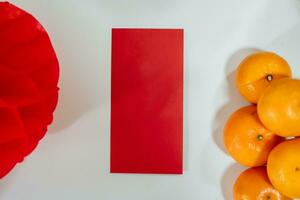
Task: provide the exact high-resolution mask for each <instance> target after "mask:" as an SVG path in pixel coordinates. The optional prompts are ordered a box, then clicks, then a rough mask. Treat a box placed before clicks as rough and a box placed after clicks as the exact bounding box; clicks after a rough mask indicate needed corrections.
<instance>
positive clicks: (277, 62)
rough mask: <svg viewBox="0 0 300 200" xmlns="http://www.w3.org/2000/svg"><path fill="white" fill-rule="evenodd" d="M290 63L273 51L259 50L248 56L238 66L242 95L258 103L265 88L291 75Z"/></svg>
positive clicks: (237, 77)
mask: <svg viewBox="0 0 300 200" xmlns="http://www.w3.org/2000/svg"><path fill="white" fill-rule="evenodd" d="M291 74H292V72H291V69H290V66H289V64H288V63H287V62H286V61H285V60H284V59H283V58H282V57H280V56H278V55H276V54H275V53H271V52H258V53H254V54H252V55H250V56H248V57H246V58H245V59H244V60H243V61H242V62H241V64H240V65H239V66H238V69H237V75H236V86H237V88H238V90H239V92H240V93H241V95H242V96H243V97H244V98H245V99H246V100H248V101H249V102H251V103H257V102H258V100H259V98H260V96H261V95H262V94H263V92H264V90H265V89H266V88H267V87H268V86H269V85H270V84H271V83H272V82H273V81H274V80H277V79H281V78H287V77H291Z"/></svg>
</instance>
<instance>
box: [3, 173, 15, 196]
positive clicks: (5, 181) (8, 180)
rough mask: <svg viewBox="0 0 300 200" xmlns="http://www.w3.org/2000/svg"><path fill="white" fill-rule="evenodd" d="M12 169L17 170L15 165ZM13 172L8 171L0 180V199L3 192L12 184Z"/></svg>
mask: <svg viewBox="0 0 300 200" xmlns="http://www.w3.org/2000/svg"><path fill="white" fill-rule="evenodd" d="M13 170H15V171H16V170H17V169H16V167H15V168H14V169H13ZM14 174H15V173H9V174H8V175H7V176H5V177H4V178H2V179H1V180H0V199H4V198H3V196H4V193H5V191H7V190H8V189H9V188H11V186H12V185H13V178H14Z"/></svg>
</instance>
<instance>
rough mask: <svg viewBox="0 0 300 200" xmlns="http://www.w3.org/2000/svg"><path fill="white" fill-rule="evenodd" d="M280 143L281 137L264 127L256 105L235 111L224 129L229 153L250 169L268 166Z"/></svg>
mask: <svg viewBox="0 0 300 200" xmlns="http://www.w3.org/2000/svg"><path fill="white" fill-rule="evenodd" d="M280 141H281V137H279V136H277V135H275V134H274V133H273V132H271V131H269V130H268V129H266V128H265V127H264V126H263V125H262V123H261V122H260V120H259V118H258V116H257V110H256V106H254V105H252V106H247V107H243V108H241V109H239V110H237V111H235V112H234V113H233V114H232V115H231V116H230V118H229V119H228V121H227V123H226V125H225V128H224V143H225V147H226V149H227V151H228V153H229V154H230V155H231V156H232V157H233V158H234V159H235V160H236V161H237V162H238V163H240V164H242V165H245V166H249V167H256V166H261V165H264V164H266V162H267V159H268V155H269V153H270V151H271V150H272V148H273V147H274V146H275V145H277V144H278V143H279V142H280Z"/></svg>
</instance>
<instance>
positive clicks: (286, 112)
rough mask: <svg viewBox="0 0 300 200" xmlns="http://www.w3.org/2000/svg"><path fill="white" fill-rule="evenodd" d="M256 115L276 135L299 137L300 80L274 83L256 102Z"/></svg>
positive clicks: (284, 80) (285, 80)
mask: <svg viewBox="0 0 300 200" xmlns="http://www.w3.org/2000/svg"><path fill="white" fill-rule="evenodd" d="M258 115H259V118H260V119H261V121H262V123H263V124H264V125H265V126H266V127H267V128H268V129H270V130H272V131H274V132H276V133H277V134H278V135H280V136H283V137H290V136H300V80H294V79H281V80H276V81H274V82H273V83H272V84H271V85H270V87H268V88H267V89H266V90H265V93H264V94H263V95H262V97H261V99H260V100H259V102H258Z"/></svg>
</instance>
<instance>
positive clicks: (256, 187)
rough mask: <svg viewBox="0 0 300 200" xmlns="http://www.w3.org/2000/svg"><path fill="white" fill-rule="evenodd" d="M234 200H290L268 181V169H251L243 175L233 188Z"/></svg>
mask: <svg viewBox="0 0 300 200" xmlns="http://www.w3.org/2000/svg"><path fill="white" fill-rule="evenodd" d="M233 194H234V195H233V196H234V198H233V199H234V200H289V199H290V198H288V197H285V196H283V195H282V194H281V193H280V192H279V191H278V190H276V189H275V188H274V187H273V186H272V184H271V183H270V180H269V179H268V175H267V170H266V167H255V168H250V169H247V170H246V171H244V172H243V173H241V175H240V176H239V177H238V178H237V180H236V181H235V184H234V187H233Z"/></svg>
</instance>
